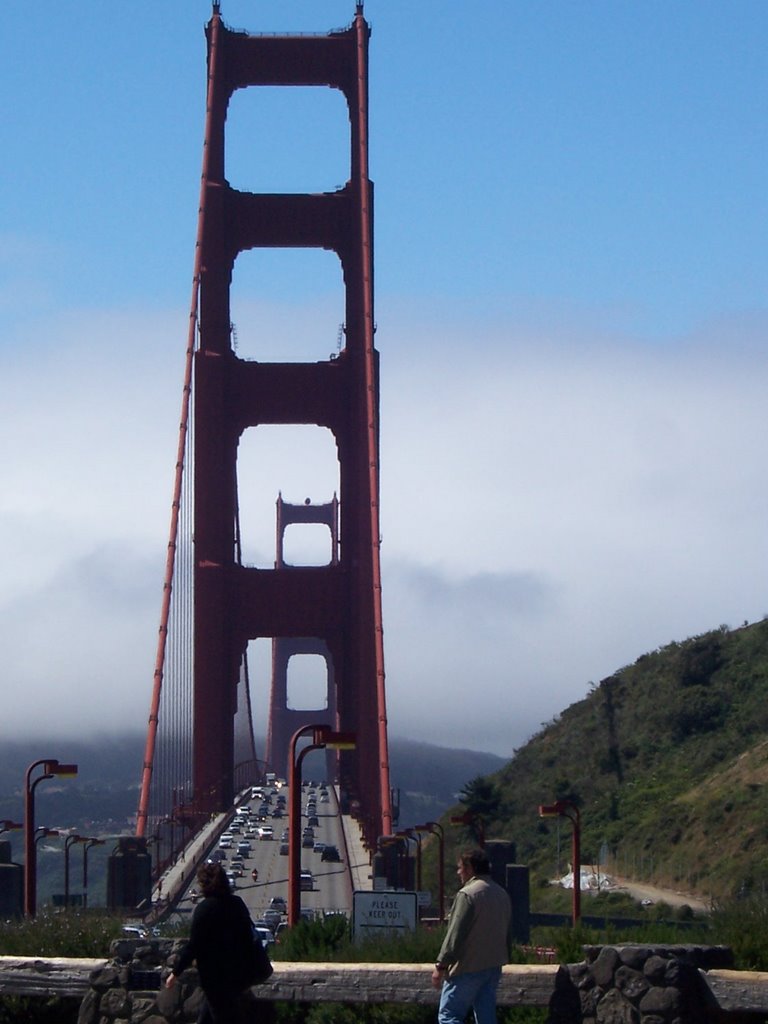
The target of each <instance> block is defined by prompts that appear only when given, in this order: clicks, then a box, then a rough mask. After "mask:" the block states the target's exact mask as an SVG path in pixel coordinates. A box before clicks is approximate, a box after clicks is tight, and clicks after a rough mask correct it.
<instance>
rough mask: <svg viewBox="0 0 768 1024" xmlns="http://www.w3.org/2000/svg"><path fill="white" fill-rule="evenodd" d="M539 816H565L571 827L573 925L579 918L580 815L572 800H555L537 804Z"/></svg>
mask: <svg viewBox="0 0 768 1024" xmlns="http://www.w3.org/2000/svg"><path fill="white" fill-rule="evenodd" d="M539 817H540V818H567V819H568V820H569V821H570V823H571V825H572V827H573V847H572V853H571V860H572V861H573V864H572V872H573V927H574V928H575V927H576V925H577V924H578V923H579V921H580V920H581V816H580V814H579V808H578V807H577V806H576V804H575V803H574V802H573V801H572V800H556V801H555V803H553V804H540V805H539Z"/></svg>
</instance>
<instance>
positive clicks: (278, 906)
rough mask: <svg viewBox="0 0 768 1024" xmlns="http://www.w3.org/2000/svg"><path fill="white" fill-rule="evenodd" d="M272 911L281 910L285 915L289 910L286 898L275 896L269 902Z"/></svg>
mask: <svg viewBox="0 0 768 1024" xmlns="http://www.w3.org/2000/svg"><path fill="white" fill-rule="evenodd" d="M269 907H270V910H279V911H281V912H282V913H283V914H285V913H286V912H287V910H288V903H287V901H286V899H285V896H273V897H272V899H271V900H270V901H269Z"/></svg>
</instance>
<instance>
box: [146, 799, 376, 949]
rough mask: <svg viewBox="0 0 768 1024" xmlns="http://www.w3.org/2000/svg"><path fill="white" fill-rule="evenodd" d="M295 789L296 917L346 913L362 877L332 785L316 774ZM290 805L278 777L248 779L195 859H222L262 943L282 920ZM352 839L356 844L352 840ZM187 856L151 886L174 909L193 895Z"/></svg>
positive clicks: (185, 910) (186, 907)
mask: <svg viewBox="0 0 768 1024" xmlns="http://www.w3.org/2000/svg"><path fill="white" fill-rule="evenodd" d="M300 788H301V794H300V796H301V804H300V806H301V822H300V837H301V844H300V850H301V855H300V869H299V870H300V885H299V889H300V908H299V914H298V916H299V917H300V918H304V919H313V918H315V917H317V916H320V917H323V916H327V915H329V914H345V915H346V916H347V917H350V918H351V916H352V903H353V901H352V894H353V890H354V888H355V887H356V885H358V884H359V880H360V872H359V870H358V871H355V870H354V869H355V867H357V868H358V869H359V867H360V865H359V864H358V865H355V864H353V863H351V861H353V860H355V859H356V858H355V856H354V853H353V856H352V857H350V853H349V849H348V848H349V845H350V844H349V842H348V838H347V836H345V830H344V823H343V819H342V816H341V814H340V809H339V802H338V794H337V792H336V789H335V788H334V786H332V785H329V784H327V783H326V782H324V781H318V780H304V781H303V782H302V783H301V787H300ZM289 807H290V793H289V787H288V784H287V783H286V782H285V781H284V780H281V779H276V780H275V781H274V783H266V784H264V785H261V786H254V787H253V788H252V789H251V790H250V792H245V793H243V794H241V796H240V800H239V802H238V804H237V805H236V807H235V809H234V811H233V813H232V814H230V815H227V816H225V817H224V818H223V819H221V824H220V825H219V827H218V828H217V829H216V830H215V831H213V832H211V833H210V834H209V836H208V839H207V841H206V843H205V846H204V848H203V849H202V850H201V851H200V856H199V858H195V863H201V862H203V861H205V860H209V861H210V860H216V861H219V862H221V864H222V865H223V867H224V868H225V870H226V872H227V876H228V878H229V880H230V884H231V885H232V888H233V889H234V891H235V892H236V893H237V894H238V896H240V897H241V898H242V899H243V900H244V901H245V903H246V905H247V907H248V909H249V911H250V914H251V918H252V919H253V921H254V922H255V924H256V927H257V928H258V929H260V935H261V938H262V940H263V941H265V942H267V943H270V942H273V941H274V940H275V938H276V937H278V936H279V934H280V932H281V931H282V930H283V929H285V928H286V927H288V917H287V913H288V902H289V856H288V851H289ZM357 845H359V843H358V844H357ZM352 846H353V849H354V847H355V844H354V842H353V843H352ZM357 859H360V858H359V856H358V858H357ZM185 862H186V859H185V861H184V862H182V861H178V862H177V864H176V865H175V866H174V867H173V868H171V869H169V871H168V872H167V873H166V881H165V884H161V885H160V886H159V888H158V890H157V894H158V895H160V896H161V897H162V896H163V895H164V896H165V899H166V900H167V901H168V904H167V910H170V911H171V913H172V915H174V916H175V915H176V914H180V915H183V916H186V915H188V914H189V913H191V911H192V910H193V909H194V906H195V904H196V903H197V900H198V894H197V891H196V888H195V879H194V872H193V871H189V870H184V867H185ZM366 867H367V857H365V858H364V864H363V868H364V869H365V868H366ZM353 875H355V876H356V877H353ZM174 878H177V879H182V878H183V879H184V882H185V883H186V884H178V887H176V888H175V891H174ZM167 910H166V912H167Z"/></svg>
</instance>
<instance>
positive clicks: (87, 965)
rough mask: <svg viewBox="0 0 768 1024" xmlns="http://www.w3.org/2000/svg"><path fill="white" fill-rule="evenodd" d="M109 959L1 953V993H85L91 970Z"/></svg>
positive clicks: (55, 994) (64, 994)
mask: <svg viewBox="0 0 768 1024" xmlns="http://www.w3.org/2000/svg"><path fill="white" fill-rule="evenodd" d="M108 962H109V961H107V960H90V959H88V960H87V959H83V958H80V957H50V958H45V957H39V956H0V995H14V996H81V997H82V996H84V995H85V993H86V992H87V991H88V988H89V982H90V977H91V971H95V970H98V969H99V968H101V967H106V966H107V963H108Z"/></svg>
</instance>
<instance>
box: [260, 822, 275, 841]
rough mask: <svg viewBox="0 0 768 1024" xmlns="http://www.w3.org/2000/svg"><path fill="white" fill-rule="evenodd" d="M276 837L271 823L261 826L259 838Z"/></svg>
mask: <svg viewBox="0 0 768 1024" xmlns="http://www.w3.org/2000/svg"><path fill="white" fill-rule="evenodd" d="M274 838H275V830H274V829H273V828H272V826H271V825H262V826H261V828H260V829H259V839H260V840H263V839H274Z"/></svg>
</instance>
